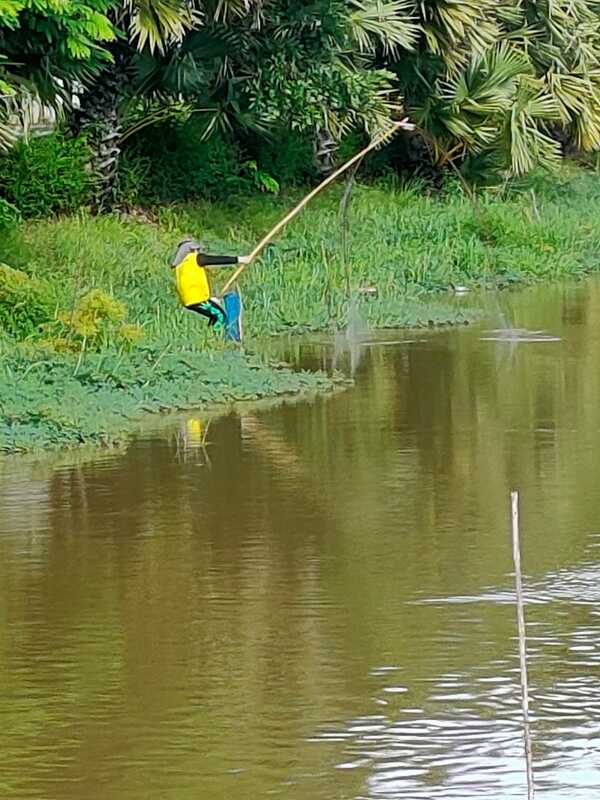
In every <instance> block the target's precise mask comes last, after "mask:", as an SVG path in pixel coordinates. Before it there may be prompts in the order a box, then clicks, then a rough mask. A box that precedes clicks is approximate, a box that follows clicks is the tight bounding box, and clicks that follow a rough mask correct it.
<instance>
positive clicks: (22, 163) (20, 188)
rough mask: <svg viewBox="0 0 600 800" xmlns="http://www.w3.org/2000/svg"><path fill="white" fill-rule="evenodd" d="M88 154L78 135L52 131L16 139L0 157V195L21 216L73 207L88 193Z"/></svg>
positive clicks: (89, 179) (43, 215)
mask: <svg viewBox="0 0 600 800" xmlns="http://www.w3.org/2000/svg"><path fill="white" fill-rule="evenodd" d="M89 157H90V156H89V150H88V147H87V144H86V142H85V139H83V138H81V137H79V138H69V137H67V136H65V135H64V134H62V133H54V134H51V135H49V136H42V137H37V138H34V139H32V140H31V141H30V142H25V141H20V142H18V143H17V144H16V145H15V147H14V148H13V149H12V150H10V152H9V153H7V154H6V155H4V156H1V157H0V197H2V198H4V200H5V201H8V202H9V203H11V204H12V205H13V206H15V207H16V208H17V209H18V210H19V211H20V212H21V214H22V215H23V216H24V217H47V216H50V215H52V214H59V213H67V212H72V211H76V210H77V209H78V208H79V207H80V206H82V205H85V204H86V203H87V202H88V200H89V197H90V190H91V186H92V177H91V175H90V173H89V170H88V163H89ZM0 214H1V212H0Z"/></svg>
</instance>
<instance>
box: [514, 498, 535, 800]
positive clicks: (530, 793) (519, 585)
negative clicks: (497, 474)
mask: <svg viewBox="0 0 600 800" xmlns="http://www.w3.org/2000/svg"><path fill="white" fill-rule="evenodd" d="M511 509H512V542H513V561H514V566H515V588H516V593H517V624H518V628H519V660H520V663H521V703H522V708H523V736H524V739H525V761H526V764H527V800H534V798H535V783H534V778H533V754H532V749H531V730H530V727H529V686H528V680H527V639H526V632H525V610H524V602H523V580H522V575H521V543H520V535H519V493H518V492H512V493H511Z"/></svg>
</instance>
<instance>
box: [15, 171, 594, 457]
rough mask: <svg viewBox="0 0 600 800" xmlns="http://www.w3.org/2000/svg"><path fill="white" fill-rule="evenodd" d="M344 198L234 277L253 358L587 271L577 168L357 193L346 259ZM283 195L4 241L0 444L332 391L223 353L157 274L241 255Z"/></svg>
mask: <svg viewBox="0 0 600 800" xmlns="http://www.w3.org/2000/svg"><path fill="white" fill-rule="evenodd" d="M340 195H341V187H338V188H337V189H335V190H333V191H332V192H331V193H330V194H327V195H324V196H321V197H320V198H319V199H317V201H315V203H314V205H312V206H310V207H309V208H308V209H307V211H306V212H305V214H304V215H303V216H301V217H300V218H299V219H298V220H297V221H296V222H295V223H294V224H293V225H291V226H290V228H289V229H288V230H287V232H286V234H285V235H284V236H282V238H280V239H279V240H278V241H277V242H276V243H275V244H274V245H273V246H272V247H270V248H269V249H268V250H267V251H266V253H265V254H264V257H263V258H262V259H261V260H260V261H259V262H257V263H256V264H255V265H253V266H252V267H251V268H250V269H249V270H248V272H247V274H246V276H245V277H244V280H243V282H242V291H243V294H244V300H245V306H246V309H247V315H246V325H245V327H246V334H247V343H248V344H249V347H250V349H251V350H255V349H256V345H257V344H258V343H259V341H260V339H261V338H263V337H265V336H268V335H273V334H280V333H284V332H296V333H298V332H304V331H314V330H323V329H327V328H332V327H335V326H343V325H345V323H346V320H347V318H348V312H349V309H350V305H351V303H353V302H358V303H359V309H360V312H361V314H362V315H363V317H365V318H366V319H367V320H368V322H369V323H370V325H371V326H373V327H386V326H389V327H391V326H402V325H411V326H419V325H421V326H425V325H430V324H438V323H447V322H450V323H456V322H461V321H466V320H468V319H469V318H470V317H471V316H472V313H473V312H472V309H471V311H468V310H467V311H465V310H464V306H463V302H464V301H461V302H460V303H456V302H453V301H452V298H451V296H450V295H448V290H449V289H450V288H451V287H452V286H453V285H457V284H467V285H468V286H470V287H472V288H475V287H485V288H487V287H499V286H506V285H509V284H511V283H515V282H519V281H520V282H523V281H535V280H540V279H548V278H554V279H556V278H563V277H578V276H582V275H584V274H585V273H587V272H590V271H593V270H598V269H600V228H599V227H598V224H597V220H598V217H599V214H600V184H599V183H598V181H597V179H596V177H595V175H594V174H592V173H590V172H587V173H586V172H583V171H577V172H573V173H571V174H564V175H563V177H562V178H561V179H560V180H556V179H554V180H552V181H547V180H541V179H540V180H538V181H537V182H535V181H533V182H530V183H529V185H528V188H527V191H525V190H524V189H523V191H521V192H520V193H518V192H516V191H510V192H509V191H508V190H507V191H506V192H505V193H504V195H501V194H498V193H496V192H494V193H492V192H488V193H482V194H481V195H480V196H479V197H478V199H477V200H476V201H475V202H474V201H473V200H472V199H470V198H469V196H468V195H466V194H465V193H464V191H463V190H462V188H461V186H460V184H459V183H455V184H450V185H448V186H447V188H446V190H445V191H444V192H443V193H442V194H436V195H427V194H425V193H424V192H423V191H422V187H420V186H411V185H408V186H405V187H403V188H402V187H399V186H396V187H394V186H393V185H391V184H388V185H385V184H377V185H374V186H367V185H358V186H356V187H355V190H354V195H353V197H352V199H351V202H350V207H349V213H348V231H347V237H346V258H344V257H343V253H344V249H343V247H342V237H341V227H340V219H339V201H340ZM294 199H295V196H293V195H290V196H283V195H280V196H277V197H271V196H267V195H255V196H253V197H234V198H231V199H230V200H228V201H227V202H222V203H209V202H208V201H206V202H201V203H194V204H188V205H177V206H170V207H159V208H157V209H156V210H155V211H154V212H147V213H146V214H145V215H139V216H136V215H133V214H131V215H117V214H112V215H107V216H99V217H93V216H89V215H87V214H85V213H80V214H78V215H75V216H71V217H65V218H62V219H60V220H37V221H29V222H22V223H21V224H19V225H18V226H13V227H10V228H9V229H7V230H6V231H5V233H4V234H3V236H2V238H1V240H0V263H2V262H4V263H5V264H6V265H10V266H3V267H2V268H0V286H1V291H0V320H1V322H2V328H3V331H4V333H3V338H2V340H1V342H2V345H1V350H0V356H1V359H0V371H1V380H0V407H1V409H2V419H3V425H2V428H0V447H1V448H3V449H5V450H12V449H22V448H26V447H28V446H31V445H36V446H40V445H50V444H55V443H65V442H66V443H68V442H79V441H88V440H111V439H112V438H113V436H114V435H115V434H120V433H122V432H123V431H124V430H126V429H127V428H128V426H129V424H130V421H131V419H132V418H134V417H135V416H136V415H139V414H140V413H141V412H142V411H143V410H157V409H166V408H182V407H190V406H193V405H198V404H199V403H201V404H203V403H207V402H215V401H223V400H224V401H228V400H231V399H233V398H256V397H260V396H271V395H276V394H279V393H282V392H289V391H298V390H303V389H306V390H309V389H316V388H326V387H327V386H331V382H330V381H329V380H328V379H326V378H325V377H324V376H309V375H300V376H298V375H294V374H293V373H291V372H287V371H285V370H284V371H281V372H277V371H273V370H272V369H270V368H269V366H268V364H266V363H265V362H264V361H261V360H260V359H259V358H258V357H256V356H253V357H244V356H243V355H241V354H240V353H237V352H234V351H232V349H231V347H230V346H229V345H227V344H225V343H224V342H223V341H222V339H221V337H220V336H219V335H218V334H215V333H214V332H212V331H209V330H208V328H207V326H206V324H205V322H204V320H202V319H201V318H200V317H198V316H196V315H194V314H191V313H189V312H186V311H185V310H183V309H181V308H180V307H179V305H178V303H177V299H176V296H175V293H174V290H173V286H172V276H171V274H170V270H169V268H168V263H169V258H170V256H171V255H172V252H173V249H174V246H175V244H176V243H177V241H178V240H179V239H180V238H182V237H183V236H185V235H186V234H192V235H195V236H198V237H200V238H201V239H202V240H203V241H205V242H206V243H207V244H208V246H209V249H210V250H211V251H213V252H219V251H221V252H247V251H248V250H249V249H250V247H251V245H252V244H253V243H255V242H256V240H257V239H258V238H259V236H260V235H261V234H262V233H264V231H265V230H266V229H268V228H269V227H270V225H271V224H272V223H273V222H274V221H275V220H277V219H278V218H279V217H280V216H281V215H282V214H283V213H284V211H285V210H286V209H287V208H289V206H290V204H291V203H292V202H293V200H294ZM224 274H225V273H222V274H221V275H219V276H218V277H217V279H216V281H215V283H216V286H217V287H218V285H219V283H222V281H223V277H224ZM365 289H366V290H369V291H368V292H364V291H363V292H361V290H365ZM373 290H375V292H373ZM424 301H425V302H424ZM465 314H466V316H465Z"/></svg>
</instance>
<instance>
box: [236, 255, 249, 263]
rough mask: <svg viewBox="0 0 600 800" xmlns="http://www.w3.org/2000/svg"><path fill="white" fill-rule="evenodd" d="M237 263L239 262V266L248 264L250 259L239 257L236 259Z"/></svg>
mask: <svg viewBox="0 0 600 800" xmlns="http://www.w3.org/2000/svg"><path fill="white" fill-rule="evenodd" d="M238 261H239V262H240V264H249V263H250V261H251V258H250V256H239V257H238Z"/></svg>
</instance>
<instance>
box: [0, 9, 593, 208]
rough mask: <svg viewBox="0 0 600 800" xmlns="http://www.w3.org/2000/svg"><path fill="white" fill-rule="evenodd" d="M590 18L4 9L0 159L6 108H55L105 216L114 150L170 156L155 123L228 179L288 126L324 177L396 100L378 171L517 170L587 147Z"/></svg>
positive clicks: (281, 140) (5, 144) (278, 143)
mask: <svg viewBox="0 0 600 800" xmlns="http://www.w3.org/2000/svg"><path fill="white" fill-rule="evenodd" d="M599 13H600V2H599V0H539V2H535V3H533V2H523V1H522V0H387V1H386V2H383V1H382V0H313V1H312V2H309V3H298V2H297V0H269V2H263V0H197V1H196V2H188V0H77V2H75V0H61V2H60V3H57V2H55V0H36V2H35V3H31V2H28V1H27V0H3V2H2V3H0V150H2V149H3V150H7V149H9V148H10V147H11V146H12V145H13V144H14V141H15V138H16V131H15V126H14V120H15V115H19V114H22V115H24V116H25V117H26V116H27V111H28V110H29V109H30V107H31V103H32V101H33V100H35V99H41V100H43V101H44V102H47V103H54V105H55V106H56V108H57V110H58V111H59V115H60V116H61V117H62V118H63V119H64V120H65V121H66V122H67V123H68V127H69V130H70V131H71V132H78V131H84V132H86V135H87V140H88V144H89V147H90V153H89V164H90V166H91V168H92V173H93V177H94V184H93V186H94V203H95V205H96V207H98V208H100V209H107V208H109V207H111V206H113V205H115V203H118V201H119V196H118V185H119V181H120V180H121V178H122V172H123V167H122V165H121V163H120V162H121V154H122V151H123V148H126V149H127V150H129V149H130V148H131V149H132V150H133V151H134V154H135V155H136V156H137V157H141V158H142V161H143V160H144V157H145V156H146V155H147V154H146V153H145V152H141V153H140V148H141V149H142V151H143V150H144V137H143V133H144V131H145V130H146V129H147V128H148V127H157V128H159V129H163V128H164V130H163V136H162V139H163V140H164V141H165V142H167V146H166V150H167V153H169V152H172V150H173V149H175V150H178V149H179V147H180V144H173V146H172V147H171V148H170V147H169V144H168V142H169V141H172V143H176V142H177V134H176V133H174V132H173V127H172V126H171V128H170V129H169V127H168V126H167V127H165V124H166V123H168V124H170V123H173V122H175V123H176V125H175V127H177V125H179V124H181V123H182V122H184V121H185V120H189V119H193V120H194V121H196V122H197V124H198V126H199V128H200V131H201V136H202V137H203V139H206V140H208V139H210V138H211V137H212V136H215V135H220V136H222V137H223V136H224V137H226V138H227V139H228V140H230V142H231V144H232V146H233V151H232V152H233V153H237V154H238V158H237V160H236V161H235V163H234V164H227V165H226V167H227V170H228V172H227V177H230V178H232V179H236V178H237V176H238V175H239V173H240V170H241V171H242V172H243V171H244V169H243V165H244V164H246V165H247V164H249V163H253V162H257V165H258V169H259V170H262V169H263V168H264V165H261V163H260V161H261V157H265V161H266V162H268V161H269V158H268V152H269V150H270V151H271V153H273V151H274V150H275V151H277V150H280V149H281V151H282V152H285V151H286V148H287V144H289V141H290V139H289V137H290V133H291V134H293V136H294V137H296V138H297V139H298V140H300V141H301V142H302V143H303V147H304V152H308V153H311V154H312V148H313V145H315V148H316V151H317V152H316V158H315V159H314V161H315V163H314V165H313V166H314V168H315V169H316V170H317V171H319V170H327V169H328V168H331V166H332V164H333V162H335V160H336V157H337V155H339V152H341V151H342V150H343V147H344V143H345V142H346V141H347V140H348V138H349V137H350V138H352V137H354V138H356V137H358V138H359V139H360V138H361V137H364V136H365V135H368V134H372V133H373V131H374V130H375V129H379V128H381V127H382V126H385V125H386V124H387V123H389V121H390V119H392V118H394V117H395V116H396V115H397V114H398V113H399V112H400V110H401V108H402V107H403V108H404V109H405V111H406V113H407V114H408V116H409V118H410V120H411V121H412V122H413V123H415V126H416V130H415V132H414V134H413V135H411V136H408V135H406V134H405V135H403V136H402V137H399V138H398V141H397V142H396V143H395V145H394V146H393V147H391V148H390V150H389V167H390V169H391V170H392V171H395V172H398V171H405V170H407V169H408V170H411V171H413V172H414V171H417V172H424V171H426V170H427V169H428V168H430V167H433V168H434V169H435V170H438V171H439V170H445V169H448V168H453V169H456V170H461V171H462V172H463V174H464V175H465V177H468V178H474V179H475V178H478V179H482V178H483V179H484V180H485V181H488V180H490V179H491V178H493V177H494V176H498V175H502V176H504V175H506V174H524V173H527V172H529V171H531V170H532V169H534V168H535V167H536V166H539V165H545V166H553V165H556V164H557V162H558V161H559V160H560V158H561V156H562V155H563V154H564V152H565V151H566V150H568V149H572V148H576V149H578V150H579V151H583V152H588V153H592V152H595V151H597V149H598V147H599V145H600V69H599V68H598V67H599V65H600V26H599V25H598V16H599ZM75 95H77V96H78V97H77V102H75V101H74V96H75ZM156 135H158V136H160V134H156ZM353 140H354V139H353ZM271 160H272V159H271ZM311 160H312V159H311ZM134 161H135V159H134ZM129 166H130V168H131V161H130V165H129ZM280 166H282V165H280ZM154 167H155V168H157V169H159V168H160V161H156V162H154ZM222 167H223V164H222V163H219V164H218V165H217V167H216V171H215V178H216V180H215V181H213V182H218V180H219V176H220V172H219V170H220V169H221V168H222ZM297 168H298V173H300V172H302V171H305V169H303V168H302V165H301V164H297ZM267 171H268V170H267ZM281 171H282V172H285V173H287V174H286V179H287V180H289V181H293V180H294V178H295V177H296V175H297V174H298V173H296V175H294V174H291V175H290V174H289V170H285V169H284V170H281ZM260 182H261V181H260V180H259V183H260ZM262 183H263V185H265V186H266V185H267V184H266V183H265V182H264V181H263V182H262ZM271 185H272V184H271ZM154 188H155V189H156V188H157V187H154ZM1 194H3V190H2V189H1V188H0V195H1Z"/></svg>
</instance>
